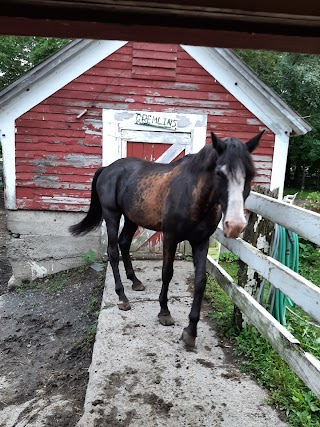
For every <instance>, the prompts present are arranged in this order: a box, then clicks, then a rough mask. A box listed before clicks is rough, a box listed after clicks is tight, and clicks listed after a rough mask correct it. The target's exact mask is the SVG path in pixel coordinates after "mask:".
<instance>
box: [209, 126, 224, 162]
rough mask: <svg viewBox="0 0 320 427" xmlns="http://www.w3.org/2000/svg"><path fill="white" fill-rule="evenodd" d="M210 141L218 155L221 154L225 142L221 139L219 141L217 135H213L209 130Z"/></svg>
mask: <svg viewBox="0 0 320 427" xmlns="http://www.w3.org/2000/svg"><path fill="white" fill-rule="evenodd" d="M211 141H212V146H213V148H214V149H215V150H216V151H217V153H218V154H219V156H220V154H222V153H223V152H224V150H225V149H226V144H225V143H224V142H223V141H221V139H220V138H218V137H217V135H215V134H214V133H213V132H211Z"/></svg>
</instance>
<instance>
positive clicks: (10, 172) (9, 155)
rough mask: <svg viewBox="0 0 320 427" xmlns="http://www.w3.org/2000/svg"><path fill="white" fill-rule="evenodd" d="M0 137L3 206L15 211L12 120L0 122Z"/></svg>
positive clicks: (13, 129) (14, 164)
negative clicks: (0, 147) (0, 146)
mask: <svg viewBox="0 0 320 427" xmlns="http://www.w3.org/2000/svg"><path fill="white" fill-rule="evenodd" d="M0 137H1V144H2V154H3V176H4V185H5V186H4V194H5V206H6V208H7V209H16V163H15V154H16V152H15V122H14V120H12V119H11V120H1V121H0Z"/></svg>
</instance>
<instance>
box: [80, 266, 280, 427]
mask: <svg viewBox="0 0 320 427" xmlns="http://www.w3.org/2000/svg"><path fill="white" fill-rule="evenodd" d="M134 265H135V266H136V271H137V275H138V277H139V278H140V280H142V282H143V283H144V284H145V285H146V290H145V291H144V292H133V291H132V290H131V285H130V282H129V281H127V280H125V281H124V282H125V286H126V290H127V291H126V292H127V296H128V297H129V299H130V302H131V305H132V309H131V311H128V312H121V311H119V310H118V308H117V297H116V294H115V292H114V285H113V283H114V282H113V277H112V274H111V269H109V271H108V272H107V277H106V289H105V293H104V297H103V304H102V310H101V313H100V317H99V323H98V331H97V336H96V343H95V346H94V352H93V359H92V364H91V367H90V378H89V383H88V389H87V394H86V401H85V407H84V415H83V417H82V418H81V420H80V421H79V423H78V425H77V426H78V427H97V426H110V427H126V426H130V427H158V426H159V427H160V426H165V427H168V426H172V427H187V426H190V427H202V426H203V427H213V426H217V427H242V426H245V427H247V426H250V427H274V426H278V427H282V426H286V425H287V424H286V423H284V422H282V421H281V420H280V419H279V418H278V414H277V412H276V411H275V410H273V409H272V408H270V407H269V406H268V405H266V403H265V402H266V398H267V395H266V392H265V391H264V390H262V389H261V388H260V387H259V386H258V385H257V384H255V383H254V382H253V381H252V380H250V379H249V378H248V376H246V375H244V374H242V373H240V371H239V370H238V369H237V368H236V367H235V366H234V365H233V364H232V363H231V362H229V361H228V360H227V359H226V358H225V355H224V353H223V350H222V349H221V347H220V346H219V339H218V337H217V336H216V334H215V331H214V330H213V329H212V327H211V326H210V323H209V322H208V321H207V320H206V313H205V312H204V313H203V316H202V319H201V320H200V322H199V331H198V338H197V347H196V350H195V351H194V352H187V351H186V350H185V348H184V346H183V344H182V342H181V341H180V340H179V338H180V336H181V332H182V329H183V327H184V326H186V325H187V321H188V314H189V310H190V304H191V297H190V292H189V290H188V288H190V281H191V277H192V275H193V265H192V263H191V262H186V261H176V262H175V273H174V277H173V280H172V282H171V287H170V290H169V296H170V305H169V307H170V309H171V314H172V316H173V317H174V319H175V320H176V324H175V325H174V326H171V327H164V326H162V325H160V324H159V322H158V320H157V314H158V312H159V304H158V295H159V291H160V287H161V281H160V279H161V262H160V261H136V262H135V264H134ZM121 273H122V277H123V278H124V277H125V274H124V272H123V271H122V272H121ZM191 283H192V282H191Z"/></svg>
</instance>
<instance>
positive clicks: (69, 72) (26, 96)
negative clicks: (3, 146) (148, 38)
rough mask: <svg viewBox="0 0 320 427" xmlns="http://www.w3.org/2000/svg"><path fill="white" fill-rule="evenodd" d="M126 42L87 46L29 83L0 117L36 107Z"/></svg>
mask: <svg viewBox="0 0 320 427" xmlns="http://www.w3.org/2000/svg"><path fill="white" fill-rule="evenodd" d="M126 43H127V42H126V41H108V40H99V41H93V42H92V43H88V44H86V45H85V46H84V47H83V48H82V49H81V50H80V51H79V52H78V53H75V54H74V55H73V56H72V57H71V58H67V59H65V60H64V61H62V62H61V63H59V64H58V65H56V66H52V68H51V69H49V70H48V72H47V74H45V75H43V76H42V77H41V78H40V79H35V81H31V82H30V84H29V85H28V86H27V87H26V88H25V90H24V91H23V92H22V93H20V94H19V95H17V96H14V97H13V98H12V99H10V100H9V101H8V102H7V103H5V104H4V105H3V107H2V108H1V109H0V112H1V115H2V116H6V117H9V116H10V117H12V118H14V119H16V118H18V117H20V116H21V115H22V114H24V113H25V112H26V111H29V110H30V109H31V108H33V107H34V106H35V105H37V104H39V103H40V102H42V101H43V100H44V99H46V98H48V97H49V96H50V95H52V94H53V93H55V92H57V91H58V90H59V89H61V88H62V87H63V86H65V85H67V84H68V83H70V82H71V81H72V80H74V79H75V78H77V77H78V76H80V75H81V74H83V73H84V72H86V71H87V70H89V69H90V68H92V67H93V66H95V65H96V64H97V63H99V62H100V61H102V60H103V59H105V58H107V57H108V56H109V55H111V54H112V53H114V52H115V51H116V50H118V49H120V48H121V47H122V46H124V45H125V44H126Z"/></svg>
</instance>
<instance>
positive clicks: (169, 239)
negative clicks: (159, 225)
mask: <svg viewBox="0 0 320 427" xmlns="http://www.w3.org/2000/svg"><path fill="white" fill-rule="evenodd" d="M176 249H177V242H176V240H175V238H174V237H173V236H171V235H169V234H166V233H164V234H163V264H162V288H161V292H160V296H159V302H160V313H159V314H158V318H159V322H160V323H161V324H162V325H165V326H170V325H173V324H174V320H173V318H172V317H171V314H170V311H169V309H168V289H169V283H170V281H171V279H172V276H173V261H174V256H175V253H176Z"/></svg>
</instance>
